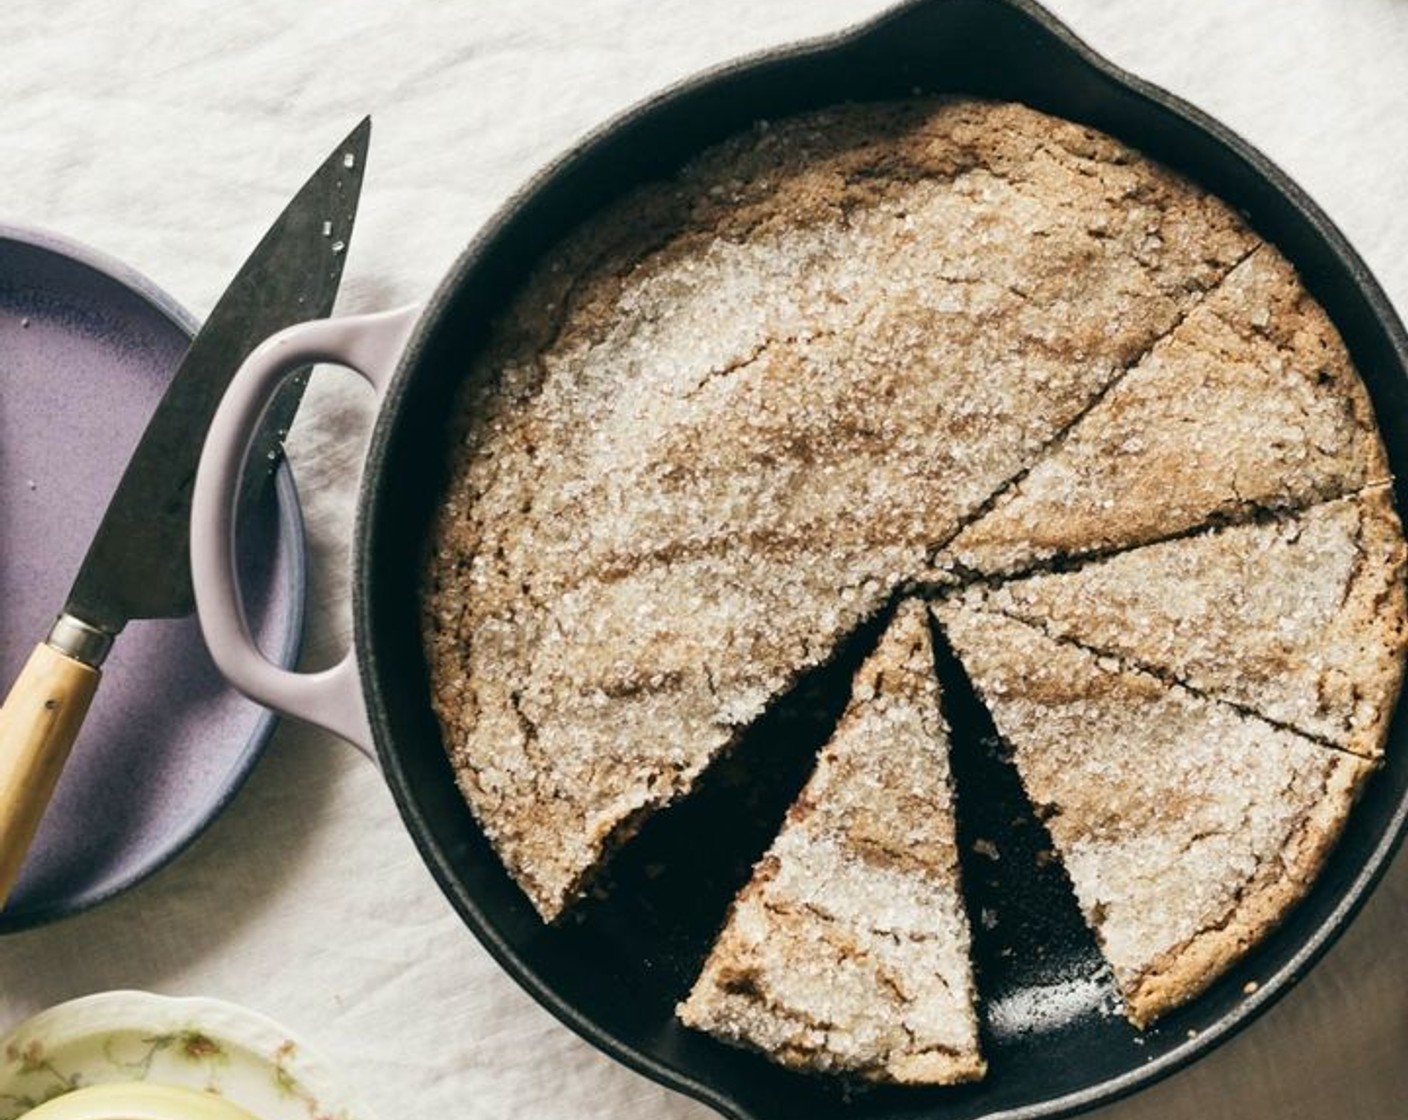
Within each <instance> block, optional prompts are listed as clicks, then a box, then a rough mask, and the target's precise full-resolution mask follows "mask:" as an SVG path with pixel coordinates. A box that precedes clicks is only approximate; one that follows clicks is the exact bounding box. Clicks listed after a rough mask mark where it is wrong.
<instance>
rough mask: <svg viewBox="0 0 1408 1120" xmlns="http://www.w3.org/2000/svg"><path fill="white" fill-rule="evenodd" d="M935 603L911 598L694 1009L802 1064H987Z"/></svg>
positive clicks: (706, 1022)
mask: <svg viewBox="0 0 1408 1120" xmlns="http://www.w3.org/2000/svg"><path fill="white" fill-rule="evenodd" d="M958 875H959V872H958V851H957V845H956V839H955V826H954V818H953V800H952V794H951V791H950V788H949V763H948V735H947V728H946V727H945V724H944V721H943V717H942V714H941V712H940V709H939V686H938V682H937V680H936V678H935V676H934V658H933V649H932V646H931V641H930V635H929V620H928V617H927V611H926V609H925V607H924V606H923V605H922V604H919V603H914V602H911V603H906V604H904V605H902V606H901V607H900V608H899V610H898V612H897V614H896V617H895V619H894V621H893V623H892V624H891V625H890V627H889V628H888V630H887V631H886V633H885V634H884V635H883V636H882V638H881V641H880V645H879V647H878V648H877V650H876V651H875V652H874V653H873V654H872V655H871V656H870V658H869V659H867V661H866V662H865V664H864V665H863V666H862V667H861V669H860V672H859V673H858V674H857V676H856V679H855V685H854V689H853V693H852V696H851V701H850V705H849V706H848V707H847V709H846V711H845V713H844V714H843V715H842V717H841V721H840V723H839V724H838V726H837V728H836V732H835V734H834V735H833V737H832V739H831V741H830V742H829V743H828V744H827V745H826V747H825V748H824V749H823V750H822V752H821V755H820V758H819V760H818V763H817V767H816V771H815V773H814V774H813V776H812V777H811V779H810V781H809V782H808V783H807V786H806V788H805V789H804V790H803V791H802V794H801V796H800V797H799V798H798V800H797V802H796V803H795V804H794V805H793V807H792V809H791V810H790V811H789V813H788V817H787V821H786V823H785V824H784V825H783V828H782V831H781V832H780V833H779V834H778V836H777V839H776V840H775V841H774V843H773V845H772V847H771V848H770V849H769V851H768V852H767V854H766V855H765V856H764V857H763V858H762V860H761V861H760V862H759V863H758V865H757V867H756V868H755V869H754V874H753V879H752V881H751V882H750V883H749V884H748V885H747V886H746V887H745V888H744V889H743V890H742V892H740V894H739V896H738V898H737V899H736V901H735V903H734V906H733V909H732V911H731V912H730V914H729V917H728V921H727V924H726V925H725V926H724V930H723V932H722V933H721V934H720V935H719V939H718V941H717V942H716V943H715V945H714V948H713V951H712V952H711V953H710V955H709V958H708V960H707V961H706V963H705V965H704V969H703V972H702V974H701V975H700V977H699V980H698V982H697V983H696V984H695V986H694V990H693V991H692V992H691V993H690V995H689V998H688V999H686V1000H685V1001H684V1002H683V1003H682V1004H680V1006H679V1016H680V1019H681V1020H682V1021H683V1022H685V1023H686V1024H688V1025H689V1026H691V1027H695V1028H698V1029H700V1030H704V1031H708V1032H709V1033H711V1034H713V1035H716V1036H717V1037H719V1038H721V1039H724V1040H725V1041H728V1042H731V1043H734V1044H738V1045H743V1046H747V1047H751V1048H755V1049H757V1050H761V1051H762V1052H763V1053H765V1054H767V1055H768V1056H770V1057H771V1058H773V1059H774V1060H775V1061H778V1062H780V1063H782V1064H783V1065H787V1066H791V1067H794V1068H800V1069H807V1070H816V1071H834V1072H840V1071H847V1072H851V1073H853V1074H858V1075H860V1076H863V1077H866V1078H869V1079H871V1080H876V1081H893V1082H902V1083H906V1084H950V1083H954V1082H959V1081H969V1080H973V1079H975V1078H979V1077H981V1076H982V1075H983V1073H984V1070H985V1065H984V1062H983V1059H982V1057H981V1055H980V1054H979V1052H978V1027H977V1021H976V1018H975V1015H974V1011H973V999H974V989H973V974H972V965H971V964H970V961H969V927H968V920H967V917H966V916H965V913H964V910H963V904H962V901H961V898H960V894H959V882H958Z"/></svg>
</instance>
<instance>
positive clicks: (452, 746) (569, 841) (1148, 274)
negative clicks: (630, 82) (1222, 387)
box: [424, 100, 1258, 919]
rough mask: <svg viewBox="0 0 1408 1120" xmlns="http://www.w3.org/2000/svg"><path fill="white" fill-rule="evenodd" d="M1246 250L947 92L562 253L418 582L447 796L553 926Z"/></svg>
mask: <svg viewBox="0 0 1408 1120" xmlns="http://www.w3.org/2000/svg"><path fill="white" fill-rule="evenodd" d="M1257 243H1258V242H1257V240H1256V238H1255V237H1254V236H1253V235H1252V234H1251V233H1249V232H1248V231H1247V229H1246V228H1245V226H1244V225H1243V224H1242V222H1241V221H1240V220H1239V219H1238V218H1237V217H1236V216H1235V215H1234V214H1233V213H1232V212H1231V211H1230V210H1229V209H1228V208H1227V207H1226V206H1224V205H1223V204H1222V203H1220V202H1218V201H1217V200H1215V199H1213V198H1211V197H1209V196H1208V195H1207V194H1206V193H1205V192H1203V191H1201V190H1199V189H1197V188H1195V187H1193V186H1192V185H1190V184H1188V183H1187V182H1185V181H1183V180H1182V179H1180V178H1178V177H1177V176H1175V175H1172V174H1171V173H1169V172H1167V171H1165V170H1163V169H1161V168H1159V167H1158V166H1156V165H1155V164H1153V163H1151V162H1150V161H1148V160H1145V159H1143V158H1141V157H1139V156H1138V155H1137V154H1136V153H1135V152H1133V151H1132V150H1130V149H1128V148H1126V147H1124V146H1122V145H1120V144H1118V143H1116V142H1114V141H1112V140H1110V139H1108V138H1106V137H1103V136H1101V135H1099V134H1098V133H1095V132H1093V131H1092V130H1089V129H1085V128H1081V127H1079V126H1076V125H1073V124H1069V123H1067V122H1063V121H1058V120H1055V119H1054V118H1051V117H1047V116H1044V115H1042V114H1039V113H1036V112H1034V111H1032V110H1029V109H1026V108H1023V107H1021V106H1017V105H1005V104H989V103H983V102H976V101H966V100H965V101H948V102H913V103H906V104H904V105H890V106H852V107H845V108H840V109H834V110H828V111H826V112H822V113H817V114H812V115H809V116H805V117H801V118H796V119H793V120H789V121H785V122H781V123H779V124H776V125H774V126H772V127H770V128H767V129H760V130H756V131H754V132H752V133H750V134H747V135H744V136H741V137H737V138H735V139H734V140H731V141H729V142H728V143H726V144H725V145H723V146H721V147H720V148H719V149H717V150H715V151H713V152H711V153H709V154H707V155H706V156H705V157H703V158H702V159H701V160H700V161H699V162H698V163H697V164H695V165H693V166H691V167H689V168H687V169H686V170H685V171H684V172H683V173H682V174H681V175H680V177H679V178H678V179H677V180H675V181H673V182H671V183H665V184H659V185H657V186H655V187H652V188H648V189H646V190H644V191H642V192H639V193H638V194H636V195H635V196H633V197H632V198H631V199H629V200H627V201H626V202H625V203H623V204H621V205H620V206H618V207H617V208H615V209H614V210H612V211H611V212H609V213H607V214H605V215H604V216H602V217H601V218H600V219H598V220H597V221H594V222H592V223H591V224H590V225H589V226H588V227H586V228H584V229H583V230H582V231H581V232H580V233H579V234H577V235H576V236H575V237H574V238H572V239H569V241H568V243H567V244H566V245H565V246H564V247H563V248H562V249H561V251H560V252H558V253H556V254H555V255H554V256H553V257H552V258H551V259H549V260H548V261H547V262H546V263H545V264H544V265H543V267H542V268H541V269H540V270H539V272H538V274H537V276H536V277H535V278H534V279H533V280H532V281H531V282H530V283H529V284H528V285H527V286H526V288H525V289H524V291H523V292H522V293H521V295H520V296H519V298H518V299H517V300H516V301H515V302H514V304H513V306H512V307H511V308H510V310H509V311H508V312H507V313H506V315H505V316H504V317H503V318H502V320H501V322H500V323H499V324H498V326H497V328H496V330H495V334H494V338H493V340H492V342H491V344H490V345H489V346H488V348H487V350H486V351H485V354H484V355H483V357H482V358H481V359H480V361H479V362H478V363H477V364H476V366H475V368H474V369H472V370H471V371H469V374H470V376H469V378H468V380H467V383H466V386H465V389H464V392H463V394H462V396H461V399H460V402H459V406H458V417H459V418H458V421H457V427H456V433H457V434H456V443H455V447H454V448H453V453H452V477H451V480H450V484H449V487H448V490H447V493H446V499H445V501H444V503H443V505H442V508H441V512H440V515H439V518H438V521H437V523H436V525H435V527H434V531H433V544H432V548H431V551H430V555H429V557H428V561H427V565H426V577H425V596H424V602H425V611H424V634H425V642H426V648H427V653H428V659H429V664H430V672H431V681H432V689H433V703H434V707H435V711H436V714H437V716H438V717H439V720H440V724H441V727H442V730H443V733H444V738H445V742H446V745H447V747H448V749H449V751H450V754H451V758H452V761H453V763H454V765H455V769H456V772H457V775H458V778H459V783H460V786H461V788H462V790H463V791H464V793H465V796H466V798H467V800H468V802H469V804H470V806H471V808H472V810H473V811H474V813H475V816H476V818H477V819H478V821H479V823H480V824H481V826H482V827H483V829H484V831H485V832H486V834H487V835H488V836H489V838H490V839H491V841H492V842H493V843H494V845H495V847H496V849H497V851H498V852H499V853H500V855H501V856H502V857H503V859H504V861H505V863H506V865H507V866H508V868H509V869H510V871H511V872H512V874H513V875H514V876H515V877H516V878H517V880H518V881H519V882H520V883H521V884H522V885H523V887H524V889H525V890H526V891H527V892H528V894H529V896H530V897H531V898H532V899H533V902H534V904H535V905H536V906H537V908H538V909H539V911H540V913H541V914H542V915H543V916H544V917H545V918H548V919H551V918H553V917H555V916H556V915H557V914H558V913H560V912H561V910H562V908H563V907H564V906H566V905H567V904H568V903H569V902H570V901H571V900H572V898H573V897H575V896H576V894H577V893H578V892H579V891H580V889H581V886H582V884H583V882H584V881H585V880H586V878H588V877H589V876H590V875H591V873H592V872H593V870H594V869H595V868H596V867H597V866H598V865H599V863H600V861H601V860H602V859H603V858H604V856H605V854H606V853H607V852H608V851H609V849H610V848H611V846H612V844H613V843H614V842H616V840H617V839H619V838H620V837H621V836H622V835H623V834H625V833H626V832H628V831H629V830H630V828H631V827H632V826H633V824H634V823H635V822H637V821H639V820H640V819H641V817H642V816H643V815H644V814H647V813H649V812H651V811H653V810H654V809H656V808H658V807H659V806H661V805H664V804H667V803H668V802H670V801H671V800H673V799H675V798H676V797H678V796H680V795H681V794H682V793H684V792H686V791H687V790H688V789H689V788H690V786H691V785H692V783H693V781H694V779H695V778H696V777H697V775H698V774H699V773H700V772H701V771H702V770H703V769H704V768H705V767H707V766H708V764H709V762H710V761H711V760H712V759H713V758H715V757H716V756H717V755H718V754H719V753H720V752H722V751H724V750H726V749H727V747H728V746H729V744H730V743H731V742H732V741H733V740H734V739H735V738H736V736H737V734H738V732H739V729H740V728H742V727H743V726H745V725H747V724H748V723H750V722H751V721H752V720H753V719H755V718H756V717H757V716H758V715H759V714H760V713H761V712H762V710H763V709H764V707H765V706H766V705H767V704H768V703H769V702H770V701H771V700H772V699H773V698H774V697H776V696H777V695H779V694H780V693H781V692H782V691H784V690H785V689H786V688H787V687H788V686H789V685H790V684H791V683H792V682H793V681H794V680H795V679H796V678H797V676H798V675H799V674H800V673H801V672H803V671H805V670H806V669H808V668H810V667H813V666H815V665H817V664H819V663H821V662H823V661H824V660H825V659H826V658H827V657H828V656H829V655H830V652H831V651H832V650H833V649H834V648H835V646H836V644H837V643H838V641H839V640H840V639H841V638H842V637H843V636H844V635H845V634H846V633H848V632H850V631H851V630H852V629H853V628H854V627H855V626H856V625H858V624H859V623H860V622H861V621H862V620H864V619H865V618H867V617H870V616H871V615H873V614H874V613H875V611H877V610H878V609H879V608H880V606H881V605H883V604H884V603H885V602H887V601H888V600H889V599H890V597H891V596H892V594H893V592H894V590H895V589H896V588H897V587H898V586H900V585H903V584H905V583H906V582H907V581H911V580H914V579H917V578H921V577H923V576H924V574H925V572H926V570H927V560H928V556H929V554H930V553H931V552H932V551H933V549H934V548H935V547H937V546H938V545H939V544H941V543H942V542H944V541H945V540H947V539H948V538H950V537H952V536H953V534H954V533H955V532H957V531H958V529H959V527H960V526H961V525H962V524H963V523H964V521H965V520H966V519H969V518H971V517H972V516H974V514H975V513H976V512H977V511H978V510H979V509H980V508H981V506H982V504H983V503H984V502H985V501H986V500H987V499H988V497H989V496H990V495H991V494H992V493H993V492H994V491H995V490H997V489H998V488H999V487H1000V486H1001V485H1002V484H1003V483H1004V482H1005V481H1006V480H1008V479H1010V478H1012V477H1013V476H1014V475H1016V474H1019V473H1021V472H1022V471H1023V470H1025V469H1026V468H1027V467H1028V466H1029V465H1030V464H1031V463H1032V462H1033V461H1034V460H1035V459H1036V458H1037V457H1038V455H1039V453H1040V451H1041V448H1042V447H1043V446H1044V445H1045V444H1046V443H1048V442H1049V441H1050V440H1051V439H1052V438H1054V437H1055V436H1056V435H1057V434H1058V433H1059V432H1061V431H1062V430H1064V429H1065V428H1066V427H1067V426H1069V425H1070V424H1071V423H1072V422H1073V421H1074V420H1075V419H1076V418H1077V417H1078V416H1080V415H1081V414H1082V413H1083V412H1084V411H1085V410H1086V409H1088V408H1089V407H1090V406H1091V404H1092V402H1093V401H1095V400H1096V399H1098V397H1099V396H1100V394H1101V393H1102V392H1103V391H1104V390H1105V389H1106V388H1107V386H1108V385H1109V384H1110V383H1111V382H1112V381H1114V380H1116V379H1118V378H1119V377H1120V376H1121V375H1122V374H1123V373H1124V371H1125V369H1126V368H1127V367H1129V366H1130V365H1132V364H1135V363H1137V362H1138V361H1139V360H1140V358H1141V356H1143V355H1144V354H1145V353H1146V352H1147V351H1148V350H1149V349H1150V348H1151V347H1153V346H1154V345H1155V343H1156V342H1157V341H1158V340H1159V339H1160V338H1162V337H1163V336H1164V335H1166V334H1168V333H1169V332H1170V331H1172V330H1174V329H1175V328H1176V326H1177V324H1178V323H1180V322H1182V321H1183V320H1184V319H1185V318H1187V317H1189V316H1190V315H1191V314H1192V313H1193V311H1194V309H1195V308H1196V307H1197V305H1198V304H1199V302H1200V301H1201V300H1202V299H1203V297H1204V295H1205V293H1206V292H1208V291H1209V290H1210V289H1213V288H1215V287H1216V286H1217V285H1218V284H1219V283H1220V282H1221V281H1222V279H1223V277H1224V276H1225V275H1226V274H1227V272H1228V271H1229V270H1230V269H1231V268H1232V266H1233V265H1234V264H1235V263H1236V262H1237V261H1238V260H1241V259H1243V258H1244V257H1246V255H1247V254H1248V253H1249V252H1251V251H1252V250H1253V248H1254V247H1255V246H1256V245H1257Z"/></svg>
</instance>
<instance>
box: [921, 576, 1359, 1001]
mask: <svg viewBox="0 0 1408 1120" xmlns="http://www.w3.org/2000/svg"><path fill="white" fill-rule="evenodd" d="M936 613H937V614H938V617H939V618H940V620H941V622H942V624H943V626H944V627H945V630H946V632H947V634H948V638H949V641H950V642H951V643H952V645H953V648H954V650H955V651H956V652H957V654H958V656H959V658H960V660H961V661H962V663H963V665H964V668H965V669H966V670H967V672H968V675H969V677H970V678H971V679H972V681H973V684H974V685H975V686H976V688H977V690H978V692H979V694H980V695H981V696H982V698H983V700H984V701H985V702H986V703H987V705H988V707H989V709H990V710H991V712H992V715H993V719H994V721H995V723H996V724H997V728H998V731H999V732H1000V733H1001V734H1002V736H1003V738H1004V739H1005V740H1006V741H1007V743H1008V745H1009V747H1010V749H1011V751H1012V755H1013V759H1014V762H1015V764H1016V767H1017V770H1018V773H1019V774H1020V776H1021V779H1022V783H1023V785H1024V786H1025V788H1026V791H1027V793H1028V795H1029V796H1030V797H1031V799H1032V802H1033V804H1034V805H1035V806H1036V807H1037V809H1038V812H1040V813H1041V814H1042V815H1043V816H1044V817H1045V820H1046V826H1047V828H1048V829H1049V830H1050V833H1051V839H1052V842H1053V844H1054V846H1055V848H1056V851H1057V853H1058V855H1059V856H1060V858H1061V860H1062V861H1063V863H1064V865H1065V868H1066V871H1067V872H1068V873H1069V875H1070V878H1071V883H1072V885H1073V886H1074V888H1075V893H1076V897H1077V899H1078V901H1079V903H1080V907H1081V910H1082V912H1083V913H1084V915H1085V918H1086V921H1087V922H1088V923H1089V924H1090V926H1091V928H1092V929H1093V930H1094V931H1095V934H1096V936H1097V938H1098V939H1099V941H1100V944H1101V947H1102V949H1103V951H1104V954H1105V957H1106V958H1107V959H1108V960H1109V962H1110V965H1111V968H1112V969H1113V971H1114V974H1115V978H1116V980H1117V981H1118V983H1119V986H1120V988H1121V990H1122V992H1123V993H1124V998H1125V1002H1126V1005H1127V1013H1128V1015H1129V1018H1130V1019H1131V1020H1132V1021H1133V1022H1134V1023H1135V1024H1136V1025H1137V1026H1141V1027H1142V1026H1145V1025H1147V1024H1149V1023H1151V1022H1152V1021H1153V1020H1154V1019H1156V1018H1158V1017H1159V1016H1160V1015H1162V1014H1163V1013H1164V1012H1166V1011H1168V1010H1170V1009H1171V1008H1173V1007H1176V1006H1177V1005H1179V1004H1181V1003H1183V1002H1185V1001H1186V1000H1188V999H1191V998H1192V997H1193V996H1195V995H1196V994H1198V993H1199V992H1201V991H1202V990H1203V989H1204V988H1206V987H1207V986H1208V985H1209V984H1210V983H1212V981H1214V980H1215V979H1216V978H1217V977H1218V976H1220V975H1221V974H1222V973H1223V972H1224V971H1226V970H1227V969H1228V968H1229V967H1230V966H1231V965H1232V964H1233V963H1235V962H1236V961H1237V960H1238V959H1239V958H1240V957H1241V956H1242V955H1243V954H1244V953H1245V952H1246V951H1247V950H1248V949H1249V948H1250V947H1251V946H1253V945H1255V944H1256V943H1257V942H1258V941H1260V940H1261V939H1262V937H1263V936H1265V934H1266V933H1267V932H1268V931H1269V930H1270V929H1271V928H1272V927H1274V926H1275V925H1276V924H1277V923H1278V922H1279V921H1280V920H1281V919H1282V918H1283V917H1284V916H1285V914H1286V913H1287V911H1289V910H1290V909H1291V908H1292V907H1293V906H1294V905H1295V904H1296V903H1297V902H1298V901H1299V900H1300V899H1301V897H1302V896H1303V895H1304V894H1305V893H1306V891H1307V890H1308V888H1309V886H1310V884H1311V882H1312V881H1313V880H1314V878H1315V876H1316V875H1317V874H1318V872H1319V871H1320V868H1321V865H1322V864H1323V863H1324V861H1325V858H1326V856H1327V854H1328V853H1329V851H1330V849H1331V847H1332V846H1333V845H1334V843H1335V841H1336V839H1337V838H1338V836H1339V834H1340V831H1341V828H1342V826H1343V824H1344V820H1345V818H1346V816H1347V814H1348V813H1349V810H1350V807H1351V805H1352V803H1353V801H1354V797H1355V795H1356V793H1357V791H1358V789H1359V787H1360V785H1361V783H1362V782H1363V780H1364V778H1365V776H1366V775H1367V774H1368V773H1369V772H1370V771H1371V769H1372V767H1371V765H1370V764H1369V763H1368V762H1365V761H1364V760H1362V759H1359V758H1356V757H1354V756H1352V755H1349V754H1346V753H1344V752H1342V751H1333V750H1326V749H1325V748H1324V747H1322V746H1320V745H1318V744H1316V743H1314V742H1312V741H1310V740H1309V739H1306V738H1305V737H1303V736H1301V735H1298V734H1296V733H1295V732H1291V731H1285V730H1282V729H1279V728H1276V727H1273V726H1272V725H1270V724H1268V723H1266V722H1264V721H1262V720H1259V719H1257V718H1255V717H1253V716H1248V715H1245V714H1243V713H1241V712H1239V711H1237V710H1236V709H1235V708H1232V707H1230V706H1228V705H1226V704H1220V703H1217V702H1215V701H1212V700H1208V699H1206V698H1204V697H1200V696H1197V695H1195V694H1193V693H1191V692H1189V691H1188V690H1187V689H1184V688H1181V687H1179V686H1177V685H1169V684H1166V683H1164V682H1163V681H1160V680H1158V679H1157V678H1155V677H1152V676H1150V675H1149V674H1147V673H1142V672H1139V671H1136V670H1132V669H1129V668H1126V667H1123V666H1121V665H1120V664H1119V663H1118V662H1116V661H1115V660H1113V659H1108V658H1104V659H1102V658H1097V657H1096V656H1095V655H1094V654H1091V653H1089V652H1088V651H1086V650H1083V649H1080V648H1078V647H1076V646H1073V645H1069V644H1066V643H1062V642H1058V641H1056V640H1055V639H1052V638H1049V637H1047V636H1046V635H1044V634H1042V633H1041V632H1040V631H1039V630H1036V629H1035V628H1033V627H1031V626H1029V625H1027V624H1026V623H1024V622H1019V621H1016V620H1015V619H1012V618H1009V617H1007V616H1006V615H1003V614H1000V613H995V612H990V611H984V610H981V609H977V608H975V607H974V606H972V605H971V604H970V603H965V602H964V601H961V600H959V601H950V602H947V603H944V604H941V605H940V606H939V607H938V608H937V609H936Z"/></svg>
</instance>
